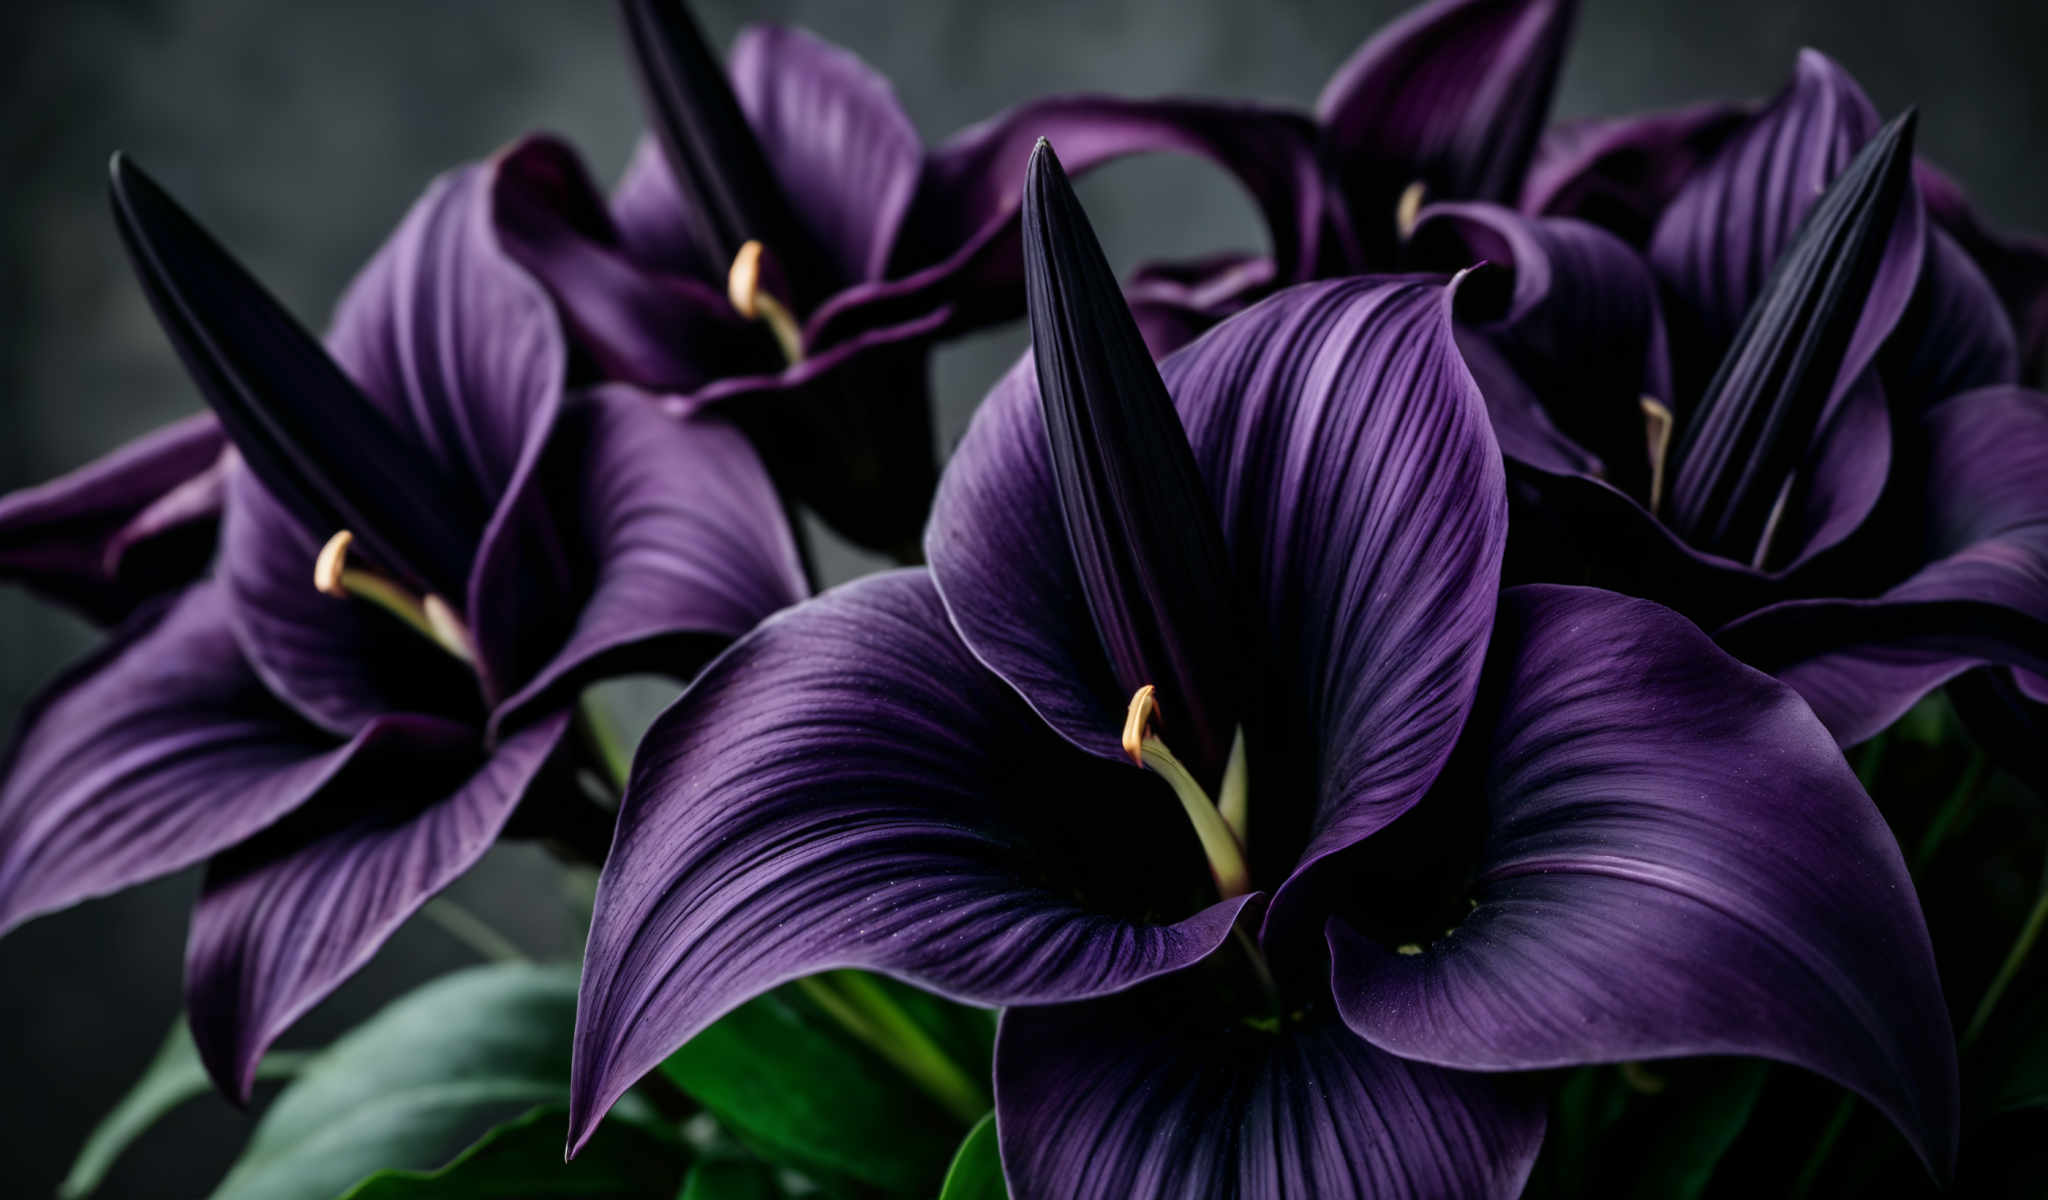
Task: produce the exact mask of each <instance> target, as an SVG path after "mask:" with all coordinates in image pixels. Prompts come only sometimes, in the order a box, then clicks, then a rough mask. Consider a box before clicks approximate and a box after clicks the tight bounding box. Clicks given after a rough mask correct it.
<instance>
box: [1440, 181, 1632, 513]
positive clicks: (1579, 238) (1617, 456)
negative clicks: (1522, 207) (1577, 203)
mask: <svg viewBox="0 0 2048 1200" xmlns="http://www.w3.org/2000/svg"><path fill="white" fill-rule="evenodd" d="M1409 251H1410V254H1411V255H1413V256H1414V257H1415V258H1416V260H1417V261H1419V262H1423V263H1428V264H1430V265H1432V266H1441V267H1445V268H1449V269H1451V270H1462V269H1464V268H1465V267H1469V266H1471V265H1473V264H1474V263H1476V262H1481V261H1484V262H1485V263H1487V264H1488V266H1489V267H1493V268H1499V269H1504V270H1506V271H1508V272H1511V273H1512V274H1511V276H1510V278H1511V279H1512V284H1511V286H1510V289H1509V293H1508V295H1507V297H1506V301H1505V303H1504V305H1503V306H1502V308H1501V311H1499V312H1498V313H1497V314H1496V313H1492V312H1486V313H1483V314H1474V318H1473V319H1474V321H1475V322H1476V323H1477V324H1478V327H1479V329H1480V331H1481V332H1483V333H1484V334H1485V335H1486V338H1487V340H1488V341H1489V342H1491V343H1492V345H1493V346H1494V347H1496V348H1498V349H1499V350H1500V351H1501V353H1502V354H1503V355H1504V356H1505V357H1506V358H1507V360H1508V362H1509V363H1510V364H1512V366H1513V367H1514V369H1515V375H1516V376H1517V377H1518V378H1519V380H1520V382H1521V383H1522V384H1524V385H1525V386H1526V387H1528V388H1529V389H1532V390H1533V391H1534V393H1535V395H1536V396H1538V397H1540V398H1541V399H1542V401H1543V408H1544V410H1545V414H1546V415H1547V416H1548V418H1549V419H1550V420H1551V421H1553V422H1555V423H1556V425H1557V426H1558V427H1559V428H1560V429H1561V430H1562V431H1563V432H1564V433H1565V435H1566V436H1567V437H1569V438H1571V439H1572V440H1573V441H1575V442H1577V443H1578V444H1579V445H1581V446H1584V447H1586V448H1587V449H1588V450H1590V451H1591V452H1592V453H1593V454H1594V455H1595V456H1596V457H1597V458H1598V459H1599V460H1600V462H1601V463H1602V464H1603V467H1604V472H1605V477H1606V478H1607V479H1608V480H1609V481H1610V482H1612V483H1614V484H1615V486H1617V487H1619V488H1621V489H1622V490H1624V491H1627V492H1629V493H1630V494H1632V495H1636V496H1647V495H1648V494H1649V456H1648V454H1647V452H1646V449H1645V441H1644V435H1643V416H1642V408H1641V404H1642V398H1643V397H1645V396H1649V397H1651V398H1653V399H1656V400H1658V401H1659V402H1660V403H1664V404H1666V405H1668V404H1670V403H1671V373H1670V364H1669V359H1668V351H1667V349H1666V346H1665V338H1664V315H1663V311H1662V308H1661V306H1660V305H1659V303H1658V300H1657V280H1656V277H1655V276H1653V275H1652V274H1651V273H1650V269H1649V267H1648V265H1647V264H1645V263H1644V262H1643V260H1642V259H1641V258H1640V257H1639V256H1638V255H1637V254H1636V253H1635V251H1633V250H1631V249H1630V248H1629V247H1628V246H1627V245H1626V244H1624V243H1623V242H1622V241H1621V240H1620V239H1619V238H1616V237H1615V236H1614V235H1613V234H1611V233H1608V232H1607V231H1605V230H1603V229H1599V228H1597V227H1595V226H1593V225H1589V224H1586V223H1585V222H1583V221H1576V220H1567V219H1564V218H1555V217H1553V218H1535V217H1525V216H1523V215H1521V214H1520V213H1517V212H1515V211H1514V210H1513V209H1509V208H1502V207H1500V206H1498V205H1492V204H1435V205H1431V206H1429V207H1428V208H1426V209H1423V210H1422V213H1421V216H1420V218H1419V220H1418V222H1417V224H1416V227H1415V234H1414V238H1413V240H1412V241H1411V243H1410V247H1409ZM1489 282H1490V281H1489V280H1487V279H1486V278H1485V277H1484V276H1476V277H1475V278H1474V279H1472V280H1471V281H1468V282H1467V284H1466V286H1467V287H1472V288H1481V287H1485V286H1486V285H1487V284H1488V283H1489ZM1487 382H1488V380H1487V379H1485V378H1481V380H1480V383H1481V385H1482V386H1484V385H1485V384H1486V383H1487ZM1496 390H1498V389H1496ZM1487 403H1488V406H1489V407H1490V408H1491V409H1492V410H1493V412H1494V413H1495V417H1496V420H1495V424H1496V427H1497V428H1498V427H1499V425H1500V424H1501V423H1502V421H1501V418H1502V417H1507V418H1508V419H1510V420H1512V419H1513V418H1512V414H1514V413H1516V412H1517V411H1520V410H1519V408H1518V406H1514V405H1509V404H1504V403H1502V402H1501V400H1499V399H1497V398H1496V396H1495V395H1494V394H1493V393H1492V392H1489V394H1488V396H1487ZM1501 440H1502V446H1503V449H1507V450H1508V452H1509V453H1513V452H1514V450H1513V445H1512V443H1511V441H1510V438H1509V436H1508V434H1507V433H1506V432H1503V433H1502V439H1501ZM1515 440H1516V441H1517V442H1523V443H1526V442H1528V441H1531V440H1534V441H1536V442H1537V444H1538V445H1541V444H1542V443H1543V441H1544V440H1545V439H1542V438H1541V437H1540V436H1539V435H1538V434H1536V433H1535V432H1533V431H1525V430H1518V431H1517V433H1516V439H1515ZM1536 465H1538V466H1546V467H1549V466H1551V465H1552V464H1551V463H1548V462H1542V461H1538V462H1537V463H1536Z"/></svg>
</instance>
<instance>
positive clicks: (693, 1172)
mask: <svg viewBox="0 0 2048 1200" xmlns="http://www.w3.org/2000/svg"><path fill="white" fill-rule="evenodd" d="M781 1195H782V1192H781V1191H780V1190H779V1189H778V1188H777V1187H776V1186H775V1172H774V1171H773V1170H771V1169H770V1168H768V1167H766V1166H763V1165H762V1164H760V1163H752V1162H733V1161H730V1160H728V1161H724V1162H701V1163H698V1164H697V1165H696V1166H694V1167H691V1168H690V1177H689V1178H688V1179H687V1180H685V1181H684V1182H683V1193H682V1195H681V1196H678V1197H677V1198H676V1200H777V1198H778V1197H780V1196H781Z"/></svg>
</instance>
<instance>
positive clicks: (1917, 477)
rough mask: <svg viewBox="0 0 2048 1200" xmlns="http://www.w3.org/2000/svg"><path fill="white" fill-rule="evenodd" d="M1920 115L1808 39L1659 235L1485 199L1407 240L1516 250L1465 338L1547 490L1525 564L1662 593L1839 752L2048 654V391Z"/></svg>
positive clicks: (1525, 526) (1526, 508) (1531, 504)
mask: <svg viewBox="0 0 2048 1200" xmlns="http://www.w3.org/2000/svg"><path fill="white" fill-rule="evenodd" d="M1910 133H1911V130H1910V124H1909V122H1907V121H1903V120H1902V121H1895V122H1893V123H1892V124H1891V125H1889V126H1886V127H1885V128H1884V129H1882V130H1880V129H1879V124H1878V117H1877V113H1876V111H1875V110H1874V109H1873V108H1872V107H1871V105H1870V102H1869V101H1868V100H1867V99H1866V98H1865V97H1864V95H1863V93H1862V92H1861V91H1860V90H1859V89H1858V88H1857V87H1856V85H1855V83H1854V81H1853V80H1851V79H1850V78H1849V77H1848V75H1847V74H1846V73H1844V72H1843V71H1842V70H1841V69H1840V68H1839V67H1837V66H1835V65H1834V64H1833V63H1831V62H1829V61H1828V60H1827V59H1825V58H1823V57H1822V56H1820V55H1818V54H1815V53H1813V52H1810V51H1809V52H1807V53H1806V54H1804V55H1802V56H1801V58H1800V62H1799V69H1798V72H1797V74H1796V76H1795V78H1794V80H1793V83H1792V84H1791V86H1790V87H1789V88H1787V89H1786V91H1785V92H1784V93H1783V94H1782V95H1780V96H1779V97H1778V98H1777V99H1776V100H1774V101H1773V102H1772V103H1771V104H1770V105H1768V106H1766V107H1765V108H1763V109H1762V110H1760V111H1759V112H1757V113H1756V114H1754V115H1753V116H1750V117H1747V118H1744V119H1742V120H1741V121H1740V122H1739V123H1738V125H1737V126H1736V127H1735V128H1734V130H1733V131H1732V132H1725V133H1724V134H1723V135H1722V136H1721V138H1720V140H1719V143H1718V145H1717V146H1716V147H1715V149H1714V150H1713V151H1712V152H1711V154H1708V155H1707V156H1706V157H1704V158H1703V159H1702V160H1701V161H1700V162H1698V163H1697V164H1696V165H1695V166H1694V167H1692V169H1691V170H1690V171H1689V172H1688V173H1686V174H1685V176H1684V178H1683V180H1682V181H1681V182H1680V183H1679V184H1678V186H1677V187H1676V189H1675V191H1673V192H1672V194H1671V195H1670V196H1669V197H1668V199H1665V200H1663V201H1662V202H1661V204H1662V207H1661V209H1660V210H1659V214H1658V217H1657V220H1656V223H1655V226H1654V228H1653V230H1652V231H1651V233H1650V235H1649V237H1648V239H1647V245H1646V248H1645V249H1644V250H1643V251H1642V252H1641V253H1640V254H1638V252H1637V251H1636V250H1635V249H1633V248H1632V247H1630V246H1629V245H1628V244H1627V243H1626V242H1625V241H1624V240H1623V239H1622V237H1620V236H1617V235H1616V234H1615V233H1612V232H1609V231H1608V230H1606V229H1603V228H1601V227H1599V226H1596V225H1594V224H1591V223H1588V222H1586V221H1582V220H1579V219H1577V218H1570V217H1548V216H1545V217H1530V216H1525V215H1523V214H1520V213H1517V212H1515V211H1514V210H1512V209H1508V208H1504V207H1500V206H1496V205H1481V204H1462V205H1459V204H1453V205H1443V206H1438V207H1435V208H1432V209H1428V210H1425V211H1424V213H1423V214H1422V217H1421V220H1420V223H1419V225H1418V228H1417V230H1416V234H1415V238H1414V243H1413V246H1412V248H1413V249H1414V251H1415V252H1416V254H1417V256H1418V257H1419V258H1421V259H1424V260H1426V261H1432V262H1435V263H1437V264H1438V265H1441V266H1446V267H1449V266H1453V265H1463V264H1467V263H1470V262H1472V261H1475V260H1478V259H1485V260H1486V261H1488V262H1489V263H1492V264H1495V268H1496V269H1495V270H1494V271H1493V272H1492V275H1493V278H1492V280H1491V282H1490V284H1488V285H1487V286H1488V287H1490V288H1491V289H1492V291H1493V292H1494V293H1495V294H1494V295H1493V296H1492V297H1491V298H1490V299H1491V302H1490V303H1484V302H1483V303H1478V304H1474V305H1472V306H1471V308H1470V310H1469V311H1468V315H1469V316H1470V317H1471V320H1472V328H1471V330H1470V331H1469V332H1468V334H1467V335H1466V336H1465V338H1464V344H1465V348H1466V350H1467V352H1468V355H1469V356H1470V358H1471V361H1472V363H1473V366H1474V369H1475V371H1476V372H1477V373H1478V375H1479V377H1480V380H1481V383H1482V386H1483V388H1484V390H1485V393H1486V396H1487V400H1488V404H1489V407H1490V409H1491V410H1492V412H1493V416H1494V420H1495V424H1496V429H1497V430H1498V432H1499V436H1500V439H1501V444H1502V448H1503V450H1504V451H1505V452H1506V453H1507V455H1508V456H1509V458H1510V459H1511V460H1513V461H1514V462H1515V463H1516V464H1517V465H1516V470H1515V472H1514V474H1515V478H1516V487H1515V494H1516V496H1517V498H1518V499H1521V500H1525V501H1527V503H1525V504H1522V505H1521V506H1520V507H1518V509H1517V516H1518V521H1517V525H1516V529H1517V538H1516V543H1515V547H1514V549H1513V551H1512V553H1511V559H1512V562H1511V565H1510V570H1509V575H1510V577H1511V578H1517V579H1553V580H1571V581H1592V582H1596V583H1600V584H1602V585H1604V586H1611V587H1615V588H1617V589H1619V590H1622V591H1626V592H1629V593H1631V594H1635V595H1642V596H1647V597H1649V598H1652V599H1656V600H1659V601H1662V602H1664V603H1667V604H1670V605H1672V606H1673V607H1676V608H1678V609H1679V610H1680V611H1682V612H1684V613H1685V614H1686V615H1688V616H1690V617H1692V618H1693V619H1694V620H1696V621H1698V622H1699V623H1700V624H1701V625H1703V626H1704V627H1706V628H1708V629H1710V630H1716V631H1717V636H1719V637H1720V638H1721V639H1722V640H1723V642H1724V644H1725V645H1728V646H1729V647H1731V648H1733V649H1737V650H1738V651H1739V653H1740V654H1741V655H1742V657H1743V658H1744V659H1745V660H1746V661H1749V662H1751V663H1752V664H1753V665H1757V666H1760V667H1763V668H1765V669H1767V670H1770V671H1772V672H1773V673H1775V674H1778V675H1779V676H1780V677H1781V678H1783V679H1785V680H1787V681H1788V682H1790V683H1792V684H1793V685H1794V686H1795V687H1797V688H1798V689H1799V690H1800V692H1801V694H1803V695H1804V696H1806V698H1807V699H1808V700H1809V701H1810V702H1811V703H1812V704H1813V705H1814V707H1815V709H1816V710H1817V711H1818V712H1819V713H1820V715H1821V717H1822V719H1823V720H1825V721H1826V722H1827V724H1828V726H1829V728H1830V729H1832V730H1833V731H1834V732H1835V734H1836V735H1837V737H1838V738H1840V739H1841V741H1842V742H1843V743H1845V744H1848V743H1854V742H1857V741H1861V740H1862V739H1864V738H1867V737H1869V736H1871V735H1872V734H1874V733H1876V732H1878V731H1879V730H1881V729H1883V728H1884V727H1885V726H1886V725H1888V724H1890V723H1891V721H1892V720H1894V719H1895V718H1897V717H1898V715H1899V714H1901V713H1903V712H1904V711H1905V710H1906V708H1908V707H1909V706H1910V705H1911V704H1912V703H1913V702H1914V701H1915V700H1917V699H1918V698H1919V697H1920V696H1922V695H1924V694H1925V693H1926V692H1927V691H1929V690H1930V689H1932V688H1935V687H1938V686H1940V685H1941V684H1942V683H1943V682H1945V681H1946V680H1948V679H1949V678H1951V677H1953V676H1955V675H1957V674H1959V673H1961V672H1962V671H1964V670H1967V669H1969V668H1970V667H1971V666H1973V665H1975V664H1977V663H1979V662H1984V661H1992V662H2004V663H2012V664H2021V665H2025V664H2029V663H2034V662H2038V661H2040V658H2041V656H2042V654H2043V652H2044V648H2048V625H2043V624H2042V622H2044V621H2048V489H2044V488H2042V487H2041V486H2040V485H2039V484H2038V483H2037V482H2035V481H2036V480H2037V479H2038V478H2039V474H2038V472H2039V469H2040V464H2041V463H2042V462H2043V461H2044V455H2048V410H2044V407H2043V403H2044V401H2043V398H2042V397H2040V396H2038V395H2036V394H2034V393H2029V392H2024V391H2022V390H2020V389H2018V388H2016V387H2015V386H2014V383H2015V381H2016V379H2017V376H2018V370H2019V368H2018V361H2019V358H2018V351H2017V348H2016V341H2015V337H2014V333H2013V329H2012V326H2011V324H2010V322H2009V321H2008V320H2007V318H2006V314H2005V311H2004V309H2003V306H2002V305H2001V303H2000V301H1999V298H1998V296H1997V293H1996V291H1995V290H1994V289H1993V287H1992V286H1991V284H1990V283H1989V281H1988V280H1986V278H1985V277H1984V275H1983V274H1982V273H1981V272H1980V271H1979V270H1978V269H1977V268H1976V266H1975V265H1974V264H1973V262H1972V260H1971V259H1970V257H1969V256H1968V255H1967V254H1966V253H1964V252H1963V251H1962V249H1961V248H1960V245H1959V243H1958V242H1957V241H1956V240H1955V239H1953V238H1952V237H1950V236H1949V235H1948V234H1947V233H1945V232H1944V231H1942V230H1941V229H1940V228H1938V227H1936V228H1929V227H1928V223H1927V221H1926V219H1925V210H1924V205H1923V203H1922V199H1921V189H1919V188H1916V187H1914V186H1913V182H1914V179H1913V171H1914V168H1913V162H1912V158H1911V138H1910ZM1682 140H1683V139H1682V138H1680V139H1674V144H1675V142H1676V141H1682ZM1589 215H1590V214H1589ZM1481 290H1483V289H1474V291H1475V294H1476V293H1477V292H1478V291H1481ZM1941 605H1947V606H1949V607H1947V608H1946V609H1943V608H1941V607H1939V606H1941ZM1930 606H1933V607H1930ZM1865 608H1869V609H1871V610H1872V611H1870V612H1868V613H1866V614H1863V615H1860V616H1856V617H1853V618H1852V617H1850V616H1847V615H1845V610H1847V609H1865ZM1908 614H1912V615H1911V617H1910V619H1909V617H1908ZM1964 632H1968V633H1969V634H1970V636H1969V638H1968V639H1966V640H1959V638H1960V635H1961V634H1963V633H1964Z"/></svg>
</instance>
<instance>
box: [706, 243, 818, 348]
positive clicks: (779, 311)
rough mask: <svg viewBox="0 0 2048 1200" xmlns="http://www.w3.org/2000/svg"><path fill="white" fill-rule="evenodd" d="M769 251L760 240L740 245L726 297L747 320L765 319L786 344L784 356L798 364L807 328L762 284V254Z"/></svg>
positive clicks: (777, 338) (778, 341) (779, 342)
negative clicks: (798, 323) (801, 326)
mask: <svg viewBox="0 0 2048 1200" xmlns="http://www.w3.org/2000/svg"><path fill="white" fill-rule="evenodd" d="M765 253H767V247H765V246H763V245H762V244H761V243H760V242H758V241H750V242H748V243H747V244H746V245H744V246H741V247H740V252H739V253H738V254H735V255H734V256H733V259H732V270H730V271H728V272H727V273H726V276H725V295H726V299H728V300H730V301H732V307H733V311H734V312H736V313H738V314H739V315H741V316H743V317H745V318H746V319H747V320H749V321H762V322H765V323H766V324H767V326H768V332H770V333H772V334H774V335H775V342H776V344H777V345H778V346H781V347H782V357H783V358H785V359H787V360H789V364H790V365H791V366H795V365H796V364H797V363H800V362H802V361H803V360H804V335H803V330H802V329H800V328H799V327H798V325H797V322H796V317H795V315H794V314H792V313H791V312H790V311H789V309H788V307H787V306H785V305H784V304H783V303H782V301H780V300H778V299H776V298H775V295H774V293H772V292H770V291H769V290H768V289H766V288H764V287H762V286H761V256H762V255H763V254H765Z"/></svg>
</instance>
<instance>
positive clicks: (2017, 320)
mask: <svg viewBox="0 0 2048 1200" xmlns="http://www.w3.org/2000/svg"><path fill="white" fill-rule="evenodd" d="M1914 178H1915V179H1916V180H1917V181H1918V182H1919V184H1920V195H1921V196H1922V197H1923V198H1924V199H1925V200H1926V202H1927V212H1928V215H1929V216H1930V217H1931V218H1933V220H1934V223H1935V224H1937V225H1939V226H1940V227H1941V228H1942V229H1944V230H1946V231H1947V232H1948V233H1950V234H1952V235H1954V237H1955V239H1956V240H1957V241H1958V242H1960V243H1961V244H1962V247H1963V249H1964V250H1965V251H1967V252H1968V253H1969V255H1970V258H1971V259H1972V260H1974V261H1975V262H1976V264H1977V265H1978V266H1979V267H1981V268H1982V269H1983V271H1984V275H1985V277H1986V278H1988V279H1989V280H1990V281H1991V286H1992V287H1994V288H1996V289H1997V291H1998V296H1999V299H2001V300H2003V301H2004V302H2005V308H2006V312H2007V313H2009V314H2010V315H2011V317H2012V324H2013V329H2014V332H2015V333H2016V334H2017V335H2018V337H2019V352H2020V372H2021V376H2020V377H2021V378H2023V379H2038V378H2040V375H2041V365H2042V361H2043V358H2044V356H2048V239H2043V238H2040V237H2036V236H2031V235H2026V234H2006V233H2000V232H1999V231H1997V230H1993V229H1987V228H1986V227H1985V226H1984V224H1983V223H1982V222H1981V221H1979V220H1978V219H1977V214H1976V213H1975V212H1974V211H1972V210H1971V208H1970V203H1969V200H1968V199H1967V198H1965V197H1964V195H1963V190H1962V188H1960V187H1958V186H1957V185H1956V183H1955V181H1954V180H1952V179H1950V178H1949V177H1948V176H1946V175H1944V174H1942V173H1941V172H1940V171H1939V170H1937V169H1936V168H1935V167H1934V166H1932V165H1931V164H1929V163H1926V162H1920V163H1916V164H1914Z"/></svg>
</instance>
